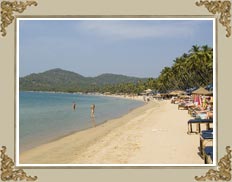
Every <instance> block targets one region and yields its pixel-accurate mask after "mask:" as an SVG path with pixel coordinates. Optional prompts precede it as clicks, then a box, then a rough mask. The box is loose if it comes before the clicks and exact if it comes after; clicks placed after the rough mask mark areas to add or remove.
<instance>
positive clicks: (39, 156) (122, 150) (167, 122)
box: [19, 101, 204, 164]
mask: <svg viewBox="0 0 232 182" xmlns="http://www.w3.org/2000/svg"><path fill="white" fill-rule="evenodd" d="M189 119H190V116H189V115H188V113H187V111H186V110H178V109H177V105H175V104H171V103H170V101H152V102H149V103H147V104H145V105H144V106H142V107H139V108H137V109H134V110H133V111H131V112H129V113H128V114H126V115H124V116H122V117H120V118H117V119H113V120H110V121H107V122H105V123H104V124H101V125H99V126H97V127H94V128H90V129H87V130H84V131H80V132H77V133H73V134H71V135H68V136H65V137H63V138H60V139H58V140H55V141H53V142H50V143H47V144H43V145H41V146H38V147H36V148H33V149H31V150H28V151H25V152H23V153H22V154H20V160H19V161H20V164H204V161H203V160H202V159H201V158H200V157H199V155H198V146H199V136H198V135H187V121H188V120H189Z"/></svg>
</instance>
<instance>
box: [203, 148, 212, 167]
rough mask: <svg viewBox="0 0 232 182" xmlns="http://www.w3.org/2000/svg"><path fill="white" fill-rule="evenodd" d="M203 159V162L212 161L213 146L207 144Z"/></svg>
mask: <svg viewBox="0 0 232 182" xmlns="http://www.w3.org/2000/svg"><path fill="white" fill-rule="evenodd" d="M204 161H205V164H212V163H213V146H207V147H205V149H204Z"/></svg>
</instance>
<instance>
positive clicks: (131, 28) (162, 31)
mask: <svg viewBox="0 0 232 182" xmlns="http://www.w3.org/2000/svg"><path fill="white" fill-rule="evenodd" d="M78 28H79V29H80V30H81V31H83V32H84V33H88V34H93V35H97V36H104V37H105V36H108V37H112V38H118V39H119V38H120V39H141V38H164V37H168V38H170V37H189V36H193V34H194V32H195V31H196V29H197V28H198V24H196V23H193V22H192V21H180V20H179V21H165V20H163V21H155V20H149V21H147V20H144V21H142V20H140V21H135V20H132V21H128V20H120V21H117V20H111V21H109V20H95V21H91V20H88V21H82V22H80V25H79V26H78Z"/></svg>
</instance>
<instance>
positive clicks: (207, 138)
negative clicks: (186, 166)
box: [199, 129, 213, 157]
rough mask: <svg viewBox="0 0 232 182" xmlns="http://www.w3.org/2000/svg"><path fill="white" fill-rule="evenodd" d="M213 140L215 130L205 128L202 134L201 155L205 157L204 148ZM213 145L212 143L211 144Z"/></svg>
mask: <svg viewBox="0 0 232 182" xmlns="http://www.w3.org/2000/svg"><path fill="white" fill-rule="evenodd" d="M212 141H213V130H212V129H211V130H204V131H202V132H201V135H200V148H199V150H200V155H201V156H202V157H204V149H205V147H206V145H207V144H208V143H210V144H211V143H212ZM211 145H212V144H211Z"/></svg>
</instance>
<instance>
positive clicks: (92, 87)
mask: <svg viewBox="0 0 232 182" xmlns="http://www.w3.org/2000/svg"><path fill="white" fill-rule="evenodd" d="M141 80H142V81H145V80H146V78H137V77H129V76H124V75H117V74H102V75H99V76H97V77H84V76H82V75H80V74H77V73H74V72H70V71H66V70H62V69H58V68H57V69H52V70H49V71H45V72H43V73H38V74H35V73H33V74H30V75H28V76H25V77H22V78H20V79H19V88H20V90H21V91H61V92H87V91H97V90H99V88H100V87H102V86H105V85H114V84H120V83H136V82H138V81H141Z"/></svg>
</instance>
